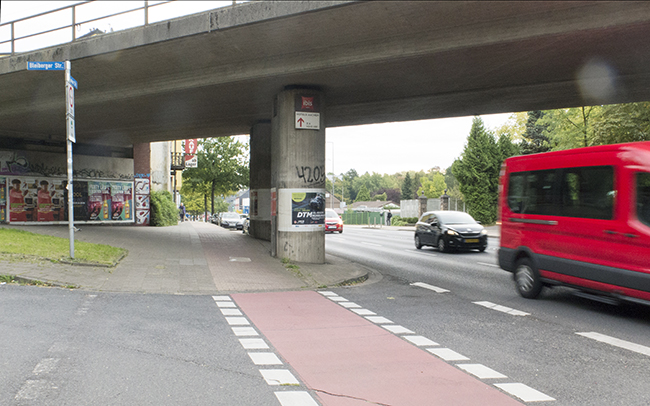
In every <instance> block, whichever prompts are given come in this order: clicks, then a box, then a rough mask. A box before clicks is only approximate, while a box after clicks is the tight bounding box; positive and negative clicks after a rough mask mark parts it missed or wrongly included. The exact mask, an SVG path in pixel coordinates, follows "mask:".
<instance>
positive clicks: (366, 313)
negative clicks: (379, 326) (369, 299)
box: [350, 309, 377, 316]
mask: <svg viewBox="0 0 650 406" xmlns="http://www.w3.org/2000/svg"><path fill="white" fill-rule="evenodd" d="M350 310H352V311H353V312H355V313H356V314H358V315H359V316H376V315H377V313H375V312H371V311H370V310H368V309H350Z"/></svg>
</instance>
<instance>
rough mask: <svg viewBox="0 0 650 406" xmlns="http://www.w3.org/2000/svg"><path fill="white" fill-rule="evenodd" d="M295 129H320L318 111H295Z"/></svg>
mask: <svg viewBox="0 0 650 406" xmlns="http://www.w3.org/2000/svg"><path fill="white" fill-rule="evenodd" d="M295 124H296V130H320V113H307V112H304V111H296V123H295Z"/></svg>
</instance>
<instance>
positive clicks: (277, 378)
mask: <svg viewBox="0 0 650 406" xmlns="http://www.w3.org/2000/svg"><path fill="white" fill-rule="evenodd" d="M260 373H261V374H262V377H264V380H265V381H266V383H267V384H269V385H300V382H298V380H297V379H296V377H295V376H293V374H292V373H291V372H290V371H289V370H287V369H260Z"/></svg>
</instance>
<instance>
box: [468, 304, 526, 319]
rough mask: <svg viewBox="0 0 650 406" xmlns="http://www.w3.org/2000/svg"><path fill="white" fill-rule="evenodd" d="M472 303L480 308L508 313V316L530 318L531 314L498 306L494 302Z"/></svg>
mask: <svg viewBox="0 0 650 406" xmlns="http://www.w3.org/2000/svg"><path fill="white" fill-rule="evenodd" d="M472 303H474V304H477V305H479V306H483V307H487V308H488V309H492V310H496V311H498V312H502V313H507V314H510V315H512V316H529V315H530V313H526V312H522V311H520V310H515V309H512V308H510V307H506V306H501V305H498V304H495V303H492V302H486V301H483V302H472Z"/></svg>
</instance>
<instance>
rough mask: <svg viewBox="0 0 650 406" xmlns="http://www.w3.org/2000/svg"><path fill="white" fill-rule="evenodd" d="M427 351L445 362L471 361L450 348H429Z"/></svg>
mask: <svg viewBox="0 0 650 406" xmlns="http://www.w3.org/2000/svg"><path fill="white" fill-rule="evenodd" d="M427 351H429V352H430V353H431V354H433V355H435V356H436V357H438V358H440V359H442V360H444V361H469V358H467V357H466V356H464V355H461V354H459V353H457V352H456V351H453V350H450V349H449V348H427Z"/></svg>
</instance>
